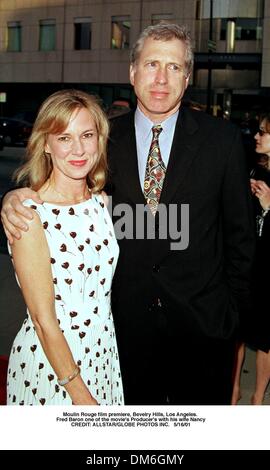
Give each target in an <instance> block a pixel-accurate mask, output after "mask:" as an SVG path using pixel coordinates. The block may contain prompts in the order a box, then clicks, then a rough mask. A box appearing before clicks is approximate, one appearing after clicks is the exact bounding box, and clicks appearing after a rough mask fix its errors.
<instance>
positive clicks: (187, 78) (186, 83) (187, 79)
mask: <svg viewBox="0 0 270 470" xmlns="http://www.w3.org/2000/svg"><path fill="white" fill-rule="evenodd" d="M189 79H190V73H189V74H188V75H187V77H185V90H186V89H187V87H188V84H189Z"/></svg>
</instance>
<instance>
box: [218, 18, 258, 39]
mask: <svg viewBox="0 0 270 470" xmlns="http://www.w3.org/2000/svg"><path fill="white" fill-rule="evenodd" d="M227 21H228V20H227V19H225V18H223V19H222V20H221V29H220V39H221V40H225V39H226V31H227ZM234 21H235V39H236V40H238V41H239V40H240V41H241V40H242V41H249V40H253V41H255V40H256V39H261V37H262V25H261V20H260V19H258V18H236V19H235V20H234Z"/></svg>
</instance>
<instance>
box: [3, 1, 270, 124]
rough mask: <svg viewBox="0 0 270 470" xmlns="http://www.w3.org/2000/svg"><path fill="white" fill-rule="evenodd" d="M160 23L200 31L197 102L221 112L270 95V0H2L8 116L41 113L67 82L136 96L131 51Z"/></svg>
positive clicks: (193, 95) (194, 85)
mask: <svg viewBox="0 0 270 470" xmlns="http://www.w3.org/2000/svg"><path fill="white" fill-rule="evenodd" d="M159 21H169V22H176V23H179V24H185V25H187V27H188V29H189V30H190V31H191V35H192V37H193V38H194V51H195V66H194V72H193V77H192V80H191V86H190V87H189V90H188V97H189V98H190V99H192V100H195V101H198V102H200V103H202V104H203V105H205V106H207V107H208V111H210V112H212V113H214V114H217V112H218V111H219V110H224V109H227V110H228V112H229V113H231V112H232V111H237V109H239V110H241V109H244V108H252V107H256V106H260V105H261V104H262V103H265V100H266V99H267V98H269V97H270V93H269V90H270V46H269V44H270V43H269V40H268V39H267V38H268V36H269V33H270V0H234V1H233V2H232V1H230V0H201V1H198V0H164V1H161V0H126V1H120V0H0V104H1V106H0V112H1V114H6V115H13V114H14V113H17V112H20V111H29V112H30V111H35V110H36V108H37V106H38V105H39V104H40V101H42V100H43V99H44V98H45V97H46V96H48V94H49V93H51V92H53V91H55V90H57V89H59V88H61V87H63V88H65V87H77V88H81V89H85V90H87V91H89V92H91V93H96V94H98V95H100V97H101V98H102V99H103V102H104V103H105V104H106V105H109V104H110V103H111V102H112V101H113V100H115V99H118V98H125V99H130V100H133V101H134V96H133V93H132V89H131V87H130V85H129V77H128V70H129V53H130V48H131V46H132V44H133V43H134V42H135V40H136V38H137V36H138V35H139V33H140V31H141V30H142V29H143V28H144V27H145V26H147V25H149V24H155V23H158V22H159Z"/></svg>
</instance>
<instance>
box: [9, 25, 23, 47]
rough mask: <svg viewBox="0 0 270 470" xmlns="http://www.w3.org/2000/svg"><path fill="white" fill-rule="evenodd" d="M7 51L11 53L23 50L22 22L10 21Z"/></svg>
mask: <svg viewBox="0 0 270 470" xmlns="http://www.w3.org/2000/svg"><path fill="white" fill-rule="evenodd" d="M7 28H8V43H7V50H8V51H9V52H20V51H21V50H22V37H21V36H22V33H21V29H22V28H21V22H20V21H9V22H8V24H7Z"/></svg>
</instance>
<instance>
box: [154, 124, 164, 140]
mask: <svg viewBox="0 0 270 470" xmlns="http://www.w3.org/2000/svg"><path fill="white" fill-rule="evenodd" d="M161 131H162V127H161V125H160V124H158V125H157V126H153V127H152V132H153V138H154V139H156V138H157V137H158V136H159V134H160V133H161Z"/></svg>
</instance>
